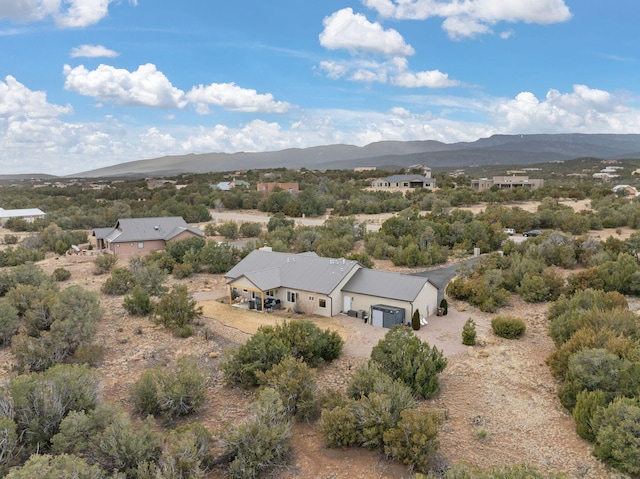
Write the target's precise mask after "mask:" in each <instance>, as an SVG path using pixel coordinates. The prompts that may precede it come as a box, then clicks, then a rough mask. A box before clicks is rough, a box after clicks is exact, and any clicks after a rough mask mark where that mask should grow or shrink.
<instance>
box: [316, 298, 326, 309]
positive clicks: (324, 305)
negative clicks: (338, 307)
mask: <svg viewBox="0 0 640 479" xmlns="http://www.w3.org/2000/svg"><path fill="white" fill-rule="evenodd" d="M318 306H320V307H321V308H326V307H327V300H326V299H322V298H320V299H319V300H318Z"/></svg>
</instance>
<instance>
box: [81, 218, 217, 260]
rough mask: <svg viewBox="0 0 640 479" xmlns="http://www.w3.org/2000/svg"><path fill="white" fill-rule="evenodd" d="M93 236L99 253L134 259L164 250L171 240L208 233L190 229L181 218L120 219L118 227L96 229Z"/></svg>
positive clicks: (201, 235)
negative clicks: (133, 257)
mask: <svg viewBox="0 0 640 479" xmlns="http://www.w3.org/2000/svg"><path fill="white" fill-rule="evenodd" d="M93 236H95V238H96V243H97V247H98V250H104V251H107V252H109V253H113V254H117V255H118V256H122V257H131V256H135V255H145V254H148V253H151V252H152V251H162V250H164V249H165V247H166V245H167V243H168V242H170V241H179V240H182V239H187V238H191V237H194V236H195V237H201V238H204V233H203V232H202V231H200V230H199V229H198V228H195V227H193V226H189V225H188V224H187V223H186V222H185V221H184V219H183V218H182V217H181V216H171V217H163V218H125V219H119V220H118V222H117V223H116V226H115V227H114V228H96V229H94V230H93Z"/></svg>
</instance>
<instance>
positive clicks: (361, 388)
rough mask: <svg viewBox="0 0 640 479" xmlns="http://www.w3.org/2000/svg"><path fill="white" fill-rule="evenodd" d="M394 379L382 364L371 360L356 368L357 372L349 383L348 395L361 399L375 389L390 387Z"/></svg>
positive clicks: (351, 397)
mask: <svg viewBox="0 0 640 479" xmlns="http://www.w3.org/2000/svg"><path fill="white" fill-rule="evenodd" d="M392 382H393V379H392V378H391V376H389V375H388V374H387V373H386V372H385V371H383V370H382V369H381V368H380V366H379V365H378V364H377V363H375V362H373V361H369V362H368V363H366V364H364V365H363V366H361V367H359V368H358V369H356V372H355V374H354V375H353V376H352V377H351V380H350V381H349V384H347V397H349V398H350V399H355V400H356V401H357V400H359V399H360V398H361V397H363V396H368V395H369V394H371V393H372V392H374V391H380V390H381V388H383V389H385V388H387V387H390V385H391V383H392Z"/></svg>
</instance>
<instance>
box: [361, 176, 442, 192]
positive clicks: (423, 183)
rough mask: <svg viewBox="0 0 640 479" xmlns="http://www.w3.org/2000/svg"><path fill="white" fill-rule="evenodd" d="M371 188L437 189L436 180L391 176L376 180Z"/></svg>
mask: <svg viewBox="0 0 640 479" xmlns="http://www.w3.org/2000/svg"><path fill="white" fill-rule="evenodd" d="M371 187H372V188H385V189H406V188H435V187H436V179H435V178H427V177H426V176H423V175H391V176H386V177H384V178H376V179H375V180H373V181H372V182H371Z"/></svg>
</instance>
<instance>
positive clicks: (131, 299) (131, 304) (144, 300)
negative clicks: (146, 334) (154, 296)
mask: <svg viewBox="0 0 640 479" xmlns="http://www.w3.org/2000/svg"><path fill="white" fill-rule="evenodd" d="M122 306H123V307H124V309H125V310H126V311H127V313H129V314H131V315H133V316H147V315H149V314H151V313H152V312H153V303H152V302H151V298H150V297H149V294H147V292H146V291H145V290H144V289H143V288H142V287H141V286H140V285H136V286H135V287H134V288H133V291H131V294H129V295H127V296H125V297H124V302H123V303H122Z"/></svg>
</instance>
